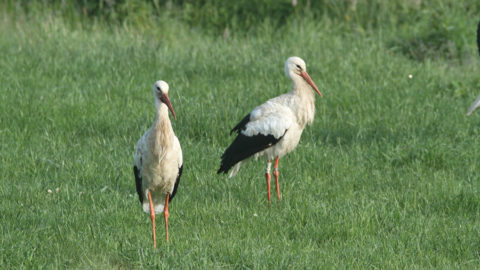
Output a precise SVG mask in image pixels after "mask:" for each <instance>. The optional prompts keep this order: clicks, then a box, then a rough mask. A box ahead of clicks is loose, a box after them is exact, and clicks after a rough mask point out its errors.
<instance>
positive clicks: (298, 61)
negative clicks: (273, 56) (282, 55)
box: [285, 56, 322, 96]
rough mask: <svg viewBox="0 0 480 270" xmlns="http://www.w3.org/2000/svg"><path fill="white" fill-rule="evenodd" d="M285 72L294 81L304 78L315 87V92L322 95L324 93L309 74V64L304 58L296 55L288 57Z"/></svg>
mask: <svg viewBox="0 0 480 270" xmlns="http://www.w3.org/2000/svg"><path fill="white" fill-rule="evenodd" d="M285 74H286V75H287V77H289V78H290V79H292V80H293V81H296V80H304V81H305V82H306V83H308V84H309V85H310V86H311V87H312V88H313V90H315V92H317V93H318V94H319V95H320V96H322V93H320V91H319V90H318V88H317V86H316V85H315V83H314V82H313V81H312V79H311V78H310V76H309V75H308V73H307V65H306V64H305V61H303V59H302V58H300V57H296V56H292V57H290V58H288V59H287V61H286V62H285Z"/></svg>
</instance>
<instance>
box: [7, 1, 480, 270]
mask: <svg viewBox="0 0 480 270" xmlns="http://www.w3.org/2000/svg"><path fill="white" fill-rule="evenodd" d="M424 12H425V13H428V9H426V10H425V11H424ZM471 14H474V13H473V12H472V13H468V14H464V15H462V14H461V12H458V10H457V11H455V12H453V11H452V12H451V13H447V12H446V13H444V14H443V15H442V14H441V15H439V16H440V19H439V20H440V21H442V22H443V23H444V24H445V25H442V27H443V28H442V29H447V30H448V31H447V32H441V31H437V32H435V33H434V34H438V33H440V34H438V35H433V36H429V35H428V33H427V32H426V29H429V28H430V25H429V24H428V22H429V21H428V20H418V21H415V22H413V23H412V24H410V25H409V24H403V25H402V27H395V26H390V25H387V26H384V27H381V26H379V27H372V28H361V27H355V26H352V25H351V24H347V23H345V24H342V23H337V22H335V21H332V20H328V19H321V20H312V19H309V18H304V19H298V20H292V21H290V22H287V23H286V24H284V25H283V26H282V27H281V28H279V29H276V28H274V27H272V25H271V24H269V23H268V21H267V22H265V23H263V24H259V25H258V26H257V28H256V29H255V31H254V32H249V33H236V32H232V33H231V34H230V36H229V37H227V38H226V39H223V38H222V33H221V32H218V33H217V34H211V33H208V34H206V33H204V32H202V31H201V30H199V29H197V28H192V27H191V26H189V25H187V24H185V23H184V22H182V21H179V20H174V19H172V20H167V19H164V20H163V21H161V23H159V24H158V26H156V27H154V26H152V27H135V26H131V25H129V24H123V25H117V26H113V27H106V26H104V25H102V24H91V25H87V26H85V25H83V24H78V25H73V26H72V24H71V23H69V22H66V21H65V20H64V19H62V18H59V17H56V16H54V15H51V14H50V15H49V14H45V15H38V16H22V15H21V14H20V15H12V14H10V13H9V12H7V11H5V10H4V11H3V13H2V17H1V18H0V22H1V23H0V56H1V58H0V196H1V198H2V199H1V200H0V223H1V226H0V235H1V237H0V268H2V269H16V268H20V269H37V268H47V269H50V268H53V269H72V268H73V269H145V268H160V269H166V268H175V269H188V268H194V269H222V268H226V269H229V268H230V269H231V268H235V269H287V268H288V269H452V268H457V269H475V268H477V267H478V265H479V264H480V179H479V169H478V164H479V163H480V156H479V155H478V151H477V149H478V148H479V147H478V146H479V145H480V128H479V127H480V113H479V112H477V113H476V114H473V115H472V116H470V117H466V116H465V113H466V111H467V109H468V107H469V106H470V104H471V102H473V100H475V98H476V97H477V95H479V94H480V57H479V56H478V52H477V49H476V45H475V38H476V37H475V33H476V25H477V22H478V18H476V17H475V16H474V15H471ZM392 16H395V14H393V15H392ZM442 16H443V17H442ZM449 27H450V28H449ZM437 29H438V28H437ZM452 29H453V30H452ZM432 31H433V30H432ZM441 33H447V35H446V36H447V38H444V37H445V36H444V35H441ZM424 38H429V39H430V40H433V41H432V42H431V43H429V42H427V41H426V39H424ZM292 55H297V56H300V57H302V58H303V59H305V61H306V63H307V68H308V72H309V74H310V76H311V77H312V79H313V80H314V81H315V83H316V84H317V86H318V87H319V89H320V91H321V92H322V93H323V94H324V97H323V98H319V97H318V96H317V99H316V109H317V111H316V118H315V121H314V123H313V125H312V126H309V127H307V128H306V129H305V131H304V134H303V136H302V139H301V141H300V144H299V146H298V148H297V149H296V150H295V151H294V152H293V153H291V154H289V155H287V156H286V157H284V158H283V159H281V160H280V188H281V191H282V200H281V201H280V202H277V201H276V199H275V192H274V193H273V195H274V196H273V197H272V198H273V201H272V207H271V208H269V207H268V204H267V201H266V187H265V180H264V170H265V161H264V160H258V161H251V162H249V163H248V164H246V165H245V166H244V167H243V168H242V169H241V170H240V172H239V173H238V175H237V176H235V177H234V178H232V179H228V178H227V177H225V176H224V175H217V174H216V170H217V169H218V166H219V163H220V155H221V154H222V152H223V150H224V149H225V148H226V147H227V146H228V144H229V143H230V142H231V141H232V140H233V136H229V130H230V129H231V128H232V127H233V126H234V125H235V124H236V123H237V122H238V121H239V120H241V119H242V118H243V116H244V115H245V114H246V113H248V112H249V111H250V110H251V109H253V108H254V107H255V106H256V105H259V104H260V103H261V102H263V101H265V100H267V99H268V98H271V97H274V96H277V95H279V94H282V93H284V92H287V91H289V90H291V82H290V81H289V80H288V79H287V78H286V77H285V75H284V72H283V64H284V61H285V60H286V59H287V58H288V57H289V56H292ZM159 79H163V80H165V81H167V82H168V83H169V85H170V99H171V101H172V104H173V107H174V109H175V112H176V114H177V117H178V120H177V121H172V124H173V127H174V130H175V132H176V134H177V136H178V138H179V139H180V142H181V144H182V148H183V155H184V173H183V177H182V180H181V183H180V187H179V190H178V193H177V195H176V197H175V199H174V200H173V201H172V204H171V205H170V218H169V224H170V227H169V229H170V243H169V244H166V243H165V242H164V238H165V230H164V227H163V218H162V216H161V215H158V216H157V246H158V248H157V250H154V249H153V245H152V239H151V225H150V219H149V216H148V215H146V214H144V213H143V212H142V211H141V207H140V204H139V202H138V198H137V195H136V191H135V184H134V177H133V171H132V166H133V154H134V148H135V144H136V142H137V140H138V139H139V138H140V137H141V136H142V134H143V133H144V132H145V131H146V130H147V129H148V128H149V127H150V125H151V123H152V121H153V119H154V103H153V95H152V90H151V89H152V85H153V83H154V82H155V81H156V80H159ZM272 191H274V190H272Z"/></svg>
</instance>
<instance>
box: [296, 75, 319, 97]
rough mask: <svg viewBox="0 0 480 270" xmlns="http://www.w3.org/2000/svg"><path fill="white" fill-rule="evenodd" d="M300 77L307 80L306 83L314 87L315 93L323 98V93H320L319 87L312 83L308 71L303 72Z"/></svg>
mask: <svg viewBox="0 0 480 270" xmlns="http://www.w3.org/2000/svg"><path fill="white" fill-rule="evenodd" d="M300 76H302V78H304V79H305V81H306V82H307V83H308V84H310V86H312V88H313V89H314V90H315V92H317V93H318V94H319V95H320V96H321V97H323V95H322V93H320V91H319V90H318V88H317V86H316V85H315V83H314V82H313V81H312V78H310V76H309V75H308V73H307V72H306V71H302V73H300Z"/></svg>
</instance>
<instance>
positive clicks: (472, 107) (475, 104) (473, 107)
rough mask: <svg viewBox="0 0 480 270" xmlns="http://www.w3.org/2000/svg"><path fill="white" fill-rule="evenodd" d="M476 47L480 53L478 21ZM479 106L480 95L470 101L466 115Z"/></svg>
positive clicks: (479, 25) (479, 27)
mask: <svg viewBox="0 0 480 270" xmlns="http://www.w3.org/2000/svg"><path fill="white" fill-rule="evenodd" d="M477 47H478V52H479V53H480V22H479V23H478V26H477ZM479 106H480V96H479V97H477V99H476V100H475V101H474V102H473V103H472V105H471V106H470V108H469V109H468V112H467V115H470V114H472V112H473V111H474V110H475V109H476V108H478V107H479Z"/></svg>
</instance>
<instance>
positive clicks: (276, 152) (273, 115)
mask: <svg viewBox="0 0 480 270" xmlns="http://www.w3.org/2000/svg"><path fill="white" fill-rule="evenodd" d="M285 74H286V75H287V77H289V78H290V79H291V80H292V83H293V90H292V91H291V92H289V93H287V94H283V95H281V96H278V97H275V98H272V99H270V100H268V101H267V102H265V103H263V104H262V105H260V106H258V107H256V108H255V109H253V111H252V112H251V113H249V114H248V115H246V116H245V117H244V118H243V119H242V121H240V123H238V124H237V125H236V126H235V127H234V128H233V129H232V130H231V131H230V134H232V132H237V137H236V138H235V140H234V141H233V142H232V144H231V145H230V146H229V147H228V148H227V149H226V150H225V152H224V153H223V155H222V161H221V164H220V168H219V169H218V171H217V173H222V172H223V173H227V172H228V171H229V170H230V169H231V168H232V167H233V169H232V171H231V173H230V176H229V177H232V176H234V175H235V174H236V173H237V172H238V170H239V169H240V166H241V165H242V163H243V162H244V161H246V160H248V159H250V158H251V157H255V158H257V157H261V156H264V157H266V158H267V169H266V173H265V177H266V180H267V197H268V204H269V205H270V178H271V176H270V169H271V162H272V160H273V159H275V163H274V167H273V176H274V177H275V185H276V187H277V199H278V200H280V187H279V185H278V175H279V173H278V160H279V158H281V157H282V156H284V155H285V154H287V153H289V152H291V151H292V150H293V149H295V147H296V146H297V144H298V142H299V141H300V136H301V135H302V132H303V129H304V128H305V126H306V125H307V124H312V122H313V118H314V116H315V94H314V93H313V91H312V88H313V90H315V92H317V93H318V94H319V95H320V96H322V93H320V91H319V90H318V88H317V86H316V85H315V83H314V82H313V81H312V79H311V78H310V76H309V75H308V73H307V68H306V65H305V62H304V61H303V60H302V59H301V58H299V57H290V58H288V59H287V61H286V62H285Z"/></svg>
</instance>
